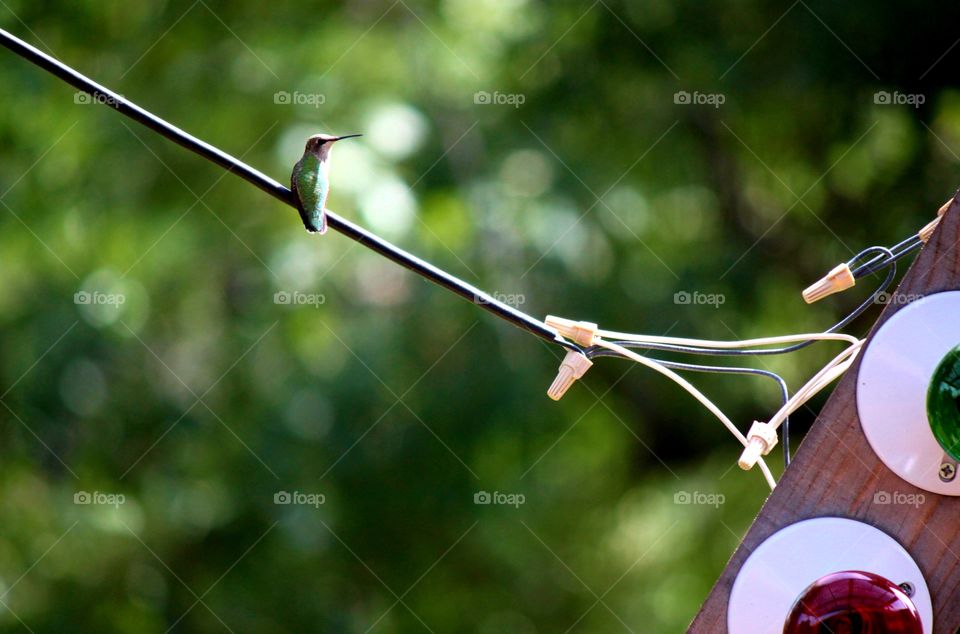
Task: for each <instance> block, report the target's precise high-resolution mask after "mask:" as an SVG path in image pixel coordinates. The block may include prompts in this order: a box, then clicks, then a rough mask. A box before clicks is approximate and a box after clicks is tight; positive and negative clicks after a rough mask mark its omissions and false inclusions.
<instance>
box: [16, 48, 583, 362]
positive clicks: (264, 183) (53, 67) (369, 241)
mask: <svg viewBox="0 0 960 634" xmlns="http://www.w3.org/2000/svg"><path fill="white" fill-rule="evenodd" d="M0 44H2V45H3V46H5V47H6V48H8V49H10V50H11V51H13V52H14V53H16V54H17V55H19V56H20V57H23V58H24V59H26V60H27V61H29V62H31V63H33V64H36V65H37V66H39V67H40V68H42V69H43V70H45V71H47V72H49V73H50V74H52V75H54V76H56V77H58V78H59V79H61V80H63V81H65V82H66V83H68V84H70V85H71V86H73V87H75V88H77V89H79V90H82V91H83V92H86V93H89V94H90V95H92V96H93V97H94V98H95V99H96V100H97V101H98V102H100V103H103V104H104V105H107V106H109V107H111V108H113V109H114V110H116V111H118V112H120V113H121V114H124V115H126V116H128V117H130V118H131V119H133V120H134V121H136V122H137V123H140V124H142V125H144V126H146V127H148V128H150V129H151V130H153V131H154V132H156V133H157V134H159V135H161V136H163V137H166V138H167V139H170V140H171V141H173V142H174V143H176V144H178V145H180V146H181V147H183V148H186V149H187V150H190V151H191V152H193V153H195V154H198V155H199V156H202V157H203V158H205V159H207V160H208V161H210V162H212V163H214V164H216V165H219V166H220V167H222V168H224V169H225V170H227V171H228V172H232V173H234V174H236V175H237V176H239V177H240V178H242V179H243V180H245V181H247V182H248V183H251V184H253V185H255V186H256V187H259V188H260V189H261V190H263V191H265V192H266V193H268V194H270V195H271V196H273V197H274V198H276V199H277V200H279V201H281V202H283V203H286V204H287V205H290V206H291V207H296V203H295V202H294V199H293V194H292V193H291V192H290V190H289V189H288V188H287V187H285V186H284V185H281V184H280V183H278V182H277V181H275V180H273V179H272V178H270V177H269V176H267V175H266V174H263V173H262V172H260V171H258V170H256V169H254V168H253V167H251V166H249V165H247V164H246V163H244V162H243V161H240V160H239V159H237V158H234V157H233V156H230V155H229V154H227V153H226V152H224V151H223V150H220V149H219V148H216V147H214V146H212V145H210V144H209V143H206V142H205V141H202V140H200V139H198V138H196V137H194V136H192V135H190V134H188V133H186V132H184V131H183V130H181V129H180V128H178V127H176V126H174V125H172V124H170V123H168V122H167V121H164V120H163V119H161V118H160V117H158V116H156V115H154V114H153V113H151V112H149V111H147V110H144V109H143V108H141V107H140V106H138V105H136V104H135V103H133V102H132V101H129V100H128V99H126V98H125V97H123V96H122V95H119V94H117V93H115V92H113V91H112V90H110V89H109V88H106V87H104V86H102V85H100V84H98V83H96V82H94V81H93V80H91V79H90V78H88V77H86V76H85V75H82V74H81V73H79V72H78V71H76V70H74V69H73V68H71V67H70V66H67V65H66V64H64V63H62V62H60V61H59V60H57V59H55V58H53V57H51V56H50V55H47V54H46V53H44V52H42V51H40V50H38V49H36V48H34V47H33V46H31V45H29V44H27V43H26V42H24V41H23V40H21V39H19V38H17V37H15V36H13V35H11V34H10V33H8V32H7V31H5V30H3V29H0ZM327 221H328V223H329V225H330V227H332V228H333V229H334V230H336V231H339V232H340V233H342V234H343V235H345V236H347V237H348V238H350V239H352V240H355V241H356V242H359V243H360V244H362V245H363V246H365V247H367V248H368V249H371V250H373V251H376V252H377V253H379V254H380V255H382V256H384V257H385V258H387V259H389V260H391V261H393V262H395V263H397V264H399V265H400V266H403V267H405V268H407V269H409V270H411V271H413V272H414V273H416V274H417V275H419V276H421V277H423V278H426V279H428V280H430V281H431V282H433V283H434V284H437V285H439V286H442V287H443V288H445V289H447V290H448V291H451V292H453V293H455V294H457V295H459V296H460V297H462V298H464V299H466V300H467V301H470V302H472V303H474V304H475V305H477V306H479V307H480V308H482V309H484V310H486V311H487V312H489V313H492V314H493V315H495V316H497V317H499V318H500V319H503V320H505V321H508V322H510V323H512V324H513V325H514V326H517V327H518V328H521V329H522V330H525V331H527V332H529V333H532V334H534V335H536V336H538V337H540V338H542V339H545V340H547V341H550V342H552V343H558V344H560V345H561V346H563V347H565V348H567V349H569V350H575V351H577V352H580V351H581V350H580V347H579V346H577V345H575V344H573V343H570V342H569V341H566V340H564V339H563V338H562V337H561V336H560V335H559V334H558V333H557V331H556V330H554V329H553V328H551V327H550V326H548V325H547V324H545V323H544V322H542V321H540V320H539V319H536V318H534V317H531V316H530V315H527V314H526V313H524V312H523V311H520V310H517V309H516V308H513V307H512V306H509V305H507V304H505V303H503V302H501V301H499V300H497V299H496V298H494V297H492V296H491V295H489V294H487V293H485V292H484V291H482V290H480V289H479V288H476V287H475V286H473V285H471V284H468V283H467V282H465V281H463V280H462V279H460V278H458V277H456V276H455V275H452V274H450V273H447V272H446V271H444V270H443V269H440V268H438V267H436V266H434V265H433V264H430V263H429V262H426V261H425V260H422V259H420V258H418V257H417V256H415V255H413V254H411V253H408V252H407V251H404V250H403V249H401V248H399V247H397V246H395V245H393V244H391V243H390V242H388V241H386V240H384V239H383V238H381V237H379V236H377V235H376V234H374V233H371V232H370V231H367V230H366V229H363V228H362V227H360V226H358V225H356V224H354V223H352V222H350V221H349V220H347V219H345V218H342V217H340V216H338V215H336V214H334V213H332V212H330V211H328V212H327Z"/></svg>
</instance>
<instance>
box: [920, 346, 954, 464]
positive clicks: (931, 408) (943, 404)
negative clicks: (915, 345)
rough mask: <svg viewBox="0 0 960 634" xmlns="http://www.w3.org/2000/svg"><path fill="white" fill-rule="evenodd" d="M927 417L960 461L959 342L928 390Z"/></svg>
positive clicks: (947, 356) (934, 375)
mask: <svg viewBox="0 0 960 634" xmlns="http://www.w3.org/2000/svg"><path fill="white" fill-rule="evenodd" d="M927 419H928V421H929V422H930V429H931V431H933V436H934V438H936V439H937V442H938V443H940V446H941V447H943V450H944V451H945V452H947V454H948V455H949V456H951V457H952V458H953V459H954V460H957V461H960V345H958V346H957V347H956V348H954V349H953V350H951V351H950V352H948V353H947V354H946V356H944V357H943V359H942V360H941V361H940V364H939V365H938V366H937V369H936V371H934V373H933V379H932V380H931V381H930V387H929V388H928V389H927Z"/></svg>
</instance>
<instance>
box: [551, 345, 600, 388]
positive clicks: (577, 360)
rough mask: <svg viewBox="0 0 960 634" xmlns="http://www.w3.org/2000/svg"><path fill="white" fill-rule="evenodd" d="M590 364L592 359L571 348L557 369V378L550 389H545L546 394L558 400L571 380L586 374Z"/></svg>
mask: <svg viewBox="0 0 960 634" xmlns="http://www.w3.org/2000/svg"><path fill="white" fill-rule="evenodd" d="M592 365H593V361H591V360H590V359H588V358H587V357H586V356H585V355H583V354H580V353H579V352H575V351H573V350H571V351H570V352H568V353H567V356H565V357H564V358H563V362H562V363H561V364H560V369H559V370H558V371H557V378H555V379H554V380H553V383H552V384H551V385H550V389H548V390H547V396H549V397H550V398H552V399H553V400H555V401H559V400H560V399H561V398H562V397H563V395H564V394H566V393H567V390H569V389H570V386H571V385H573V382H574V381H576V380H577V379H579V378H580V377H582V376H583V375H584V374H586V372H587V370H589V369H590V366H592Z"/></svg>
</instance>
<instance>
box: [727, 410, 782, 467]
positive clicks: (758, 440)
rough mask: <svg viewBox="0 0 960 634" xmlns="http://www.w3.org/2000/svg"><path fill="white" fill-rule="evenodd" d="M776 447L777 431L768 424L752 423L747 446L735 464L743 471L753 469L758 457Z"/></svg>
mask: <svg viewBox="0 0 960 634" xmlns="http://www.w3.org/2000/svg"><path fill="white" fill-rule="evenodd" d="M776 446H777V430H776V429H774V428H773V427H772V426H771V425H770V424H769V423H761V422H760V421H753V425H752V426H751V427H750V431H749V432H748V433H747V446H746V447H744V449H743V453H742V454H740V460H739V461H738V462H737V464H739V465H740V468H741V469H743V470H744V471H749V470H750V469H753V465H755V464H757V461H758V460H760V456H765V455H767V454H768V453H770V452H771V451H773V448H774V447H776Z"/></svg>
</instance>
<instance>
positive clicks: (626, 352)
mask: <svg viewBox="0 0 960 634" xmlns="http://www.w3.org/2000/svg"><path fill="white" fill-rule="evenodd" d="M594 344H595V345H598V346H601V347H604V348H607V349H608V350H613V351H614V352H617V353H619V354H621V355H623V356H625V357H627V358H628V359H630V360H632V361H635V362H637V363H639V364H641V365H644V366H646V367H648V368H650V369H651V370H654V371H656V372H659V373H660V374H662V375H664V376H665V377H667V378H668V379H670V380H672V381H673V382H674V383H676V384H677V385H679V386H680V387H682V388H683V389H685V390H686V391H687V392H688V393H689V394H690V395H691V396H693V397H694V398H695V399H697V400H698V401H700V403H701V404H702V405H703V406H704V407H706V408H707V409H708V410H710V412H711V413H713V415H714V416H716V417H717V418H718V419H720V422H721V423H723V425H724V426H725V427H726V428H727V429H728V430H729V431H730V433H731V434H733V435H734V437H735V438H736V439H737V440H738V441H740V444H742V445H743V446H744V447H746V446H747V439H746V437H745V436H744V435H743V434H741V433H740V430H739V429H737V426H736V425H734V424H733V422H732V421H731V420H730V419H729V418H728V417H727V415H726V414H724V413H723V412H722V411H721V410H720V408H719V407H717V406H716V405H714V404H713V401H711V400H710V399H709V398H707V397H706V395H704V394H703V392H701V391H700V390H698V389H697V388H695V387H694V386H693V385H692V384H691V383H690V382H688V381H687V380H686V379H684V378H683V377H682V376H680V375H679V374H677V373H676V372H674V371H673V370H670V369H669V368H665V367H664V366H662V365H660V364H659V363H657V362H656V361H653V360H651V359H647V358H646V357H643V356H641V355H639V354H637V353H636V352H634V351H633V350H630V349H629V348H624V347H623V346H620V345H618V344H615V343H613V342H611V341H604V340H603V339H601V338H599V337H596V338H595V339H594ZM754 345H759V344H754ZM758 464H759V465H760V471H761V472H762V473H763V477H764V479H766V481H767V484H768V485H769V486H770V490H771V491H772V490H773V489H774V488H776V486H777V483H776V481H775V480H774V479H773V474H772V473H770V468H769V467H768V466H767V464H766V462H764V461H763V458H760V460H759V461H758Z"/></svg>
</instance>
